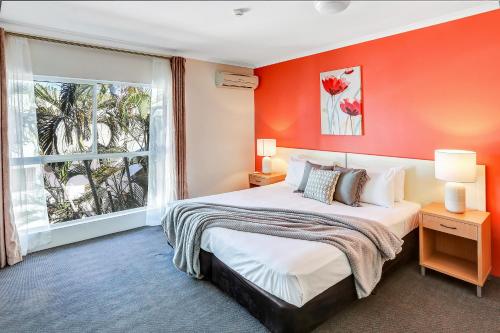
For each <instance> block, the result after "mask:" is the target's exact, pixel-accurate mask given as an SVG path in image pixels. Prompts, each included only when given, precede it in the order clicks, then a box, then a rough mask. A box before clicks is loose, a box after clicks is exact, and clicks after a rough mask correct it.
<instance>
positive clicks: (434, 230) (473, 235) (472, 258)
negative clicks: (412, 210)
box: [419, 203, 491, 297]
mask: <svg viewBox="0 0 500 333" xmlns="http://www.w3.org/2000/svg"><path fill="white" fill-rule="evenodd" d="M490 229H491V218H490V213H488V212H481V211H478V210H467V211H466V212H465V213H463V214H455V213H450V212H448V211H447V210H446V208H444V205H443V204H441V203H432V204H430V205H428V206H426V207H424V208H423V209H422V210H421V211H420V224H419V232H420V269H421V273H422V275H425V269H426V268H430V269H433V270H435V271H438V272H441V273H444V274H447V275H450V276H453V277H455V278H457V279H461V280H464V281H467V282H470V283H472V284H475V285H476V286H477V287H476V292H477V296H478V297H481V291H482V290H481V288H482V287H483V285H484V282H485V281H486V278H487V277H488V275H489V274H490V271H491V230H490Z"/></svg>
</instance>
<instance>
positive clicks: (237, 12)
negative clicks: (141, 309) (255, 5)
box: [233, 8, 250, 16]
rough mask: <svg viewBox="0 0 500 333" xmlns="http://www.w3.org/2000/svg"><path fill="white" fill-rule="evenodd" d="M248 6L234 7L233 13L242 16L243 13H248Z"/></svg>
mask: <svg viewBox="0 0 500 333" xmlns="http://www.w3.org/2000/svg"><path fill="white" fill-rule="evenodd" d="M249 11H250V8H236V9H233V14H234V15H236V16H243V15H244V14H245V13H248V12H249Z"/></svg>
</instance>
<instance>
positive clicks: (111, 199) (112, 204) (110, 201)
mask: <svg viewBox="0 0 500 333" xmlns="http://www.w3.org/2000/svg"><path fill="white" fill-rule="evenodd" d="M106 192H108V200H109V205H110V206H111V212H115V211H116V210H115V204H114V203H113V196H112V195H111V192H110V191H109V190H106Z"/></svg>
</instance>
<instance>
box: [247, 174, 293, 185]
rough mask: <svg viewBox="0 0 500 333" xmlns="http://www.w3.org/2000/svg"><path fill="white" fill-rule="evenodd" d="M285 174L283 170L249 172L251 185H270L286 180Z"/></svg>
mask: <svg viewBox="0 0 500 333" xmlns="http://www.w3.org/2000/svg"><path fill="white" fill-rule="evenodd" d="M285 176H286V175H285V174H284V173H281V172H273V173H262V172H252V173H249V174H248V182H249V183H250V187H257V186H264V185H270V184H274V183H277V182H281V181H283V180H285Z"/></svg>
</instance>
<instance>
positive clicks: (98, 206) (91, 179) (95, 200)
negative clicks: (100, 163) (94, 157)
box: [83, 160, 102, 215]
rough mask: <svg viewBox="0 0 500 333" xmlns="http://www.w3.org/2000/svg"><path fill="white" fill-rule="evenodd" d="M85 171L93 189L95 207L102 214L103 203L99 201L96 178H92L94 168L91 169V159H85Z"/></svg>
mask: <svg viewBox="0 0 500 333" xmlns="http://www.w3.org/2000/svg"><path fill="white" fill-rule="evenodd" d="M83 164H84V165H85V171H86V172H87V179H88V180H89V184H90V189H91V191H92V196H93V197H94V203H95V209H96V211H97V214H98V215H101V214H102V212H101V204H100V203H99V196H98V195H97V189H96V187H95V183H94V179H93V178H92V170H91V169H90V161H89V160H84V161H83Z"/></svg>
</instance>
